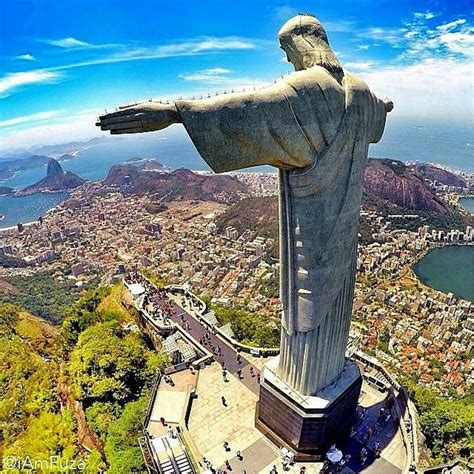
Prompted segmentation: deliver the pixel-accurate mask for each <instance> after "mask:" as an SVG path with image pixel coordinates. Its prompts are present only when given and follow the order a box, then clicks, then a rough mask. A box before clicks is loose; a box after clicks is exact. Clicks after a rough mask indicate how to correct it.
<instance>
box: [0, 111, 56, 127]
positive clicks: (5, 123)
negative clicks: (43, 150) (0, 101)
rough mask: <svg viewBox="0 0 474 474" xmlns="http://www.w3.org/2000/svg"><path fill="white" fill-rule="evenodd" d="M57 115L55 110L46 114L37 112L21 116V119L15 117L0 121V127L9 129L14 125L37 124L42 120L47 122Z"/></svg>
mask: <svg viewBox="0 0 474 474" xmlns="http://www.w3.org/2000/svg"><path fill="white" fill-rule="evenodd" d="M57 114H58V111H57V110H48V111H46V112H38V113H35V114H30V115H22V116H21V117H15V118H12V119H8V120H2V121H0V127H2V128H3V127H11V126H14V125H21V124H26V123H31V122H38V121H42V120H48V119H51V118H53V117H55V116H56V115H57Z"/></svg>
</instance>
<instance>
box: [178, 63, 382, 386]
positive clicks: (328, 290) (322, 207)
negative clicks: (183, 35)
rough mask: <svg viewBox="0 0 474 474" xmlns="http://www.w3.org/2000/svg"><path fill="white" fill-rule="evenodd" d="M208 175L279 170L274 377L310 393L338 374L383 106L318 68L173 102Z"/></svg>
mask: <svg viewBox="0 0 474 474" xmlns="http://www.w3.org/2000/svg"><path fill="white" fill-rule="evenodd" d="M177 108H178V111H179V114H180V117H181V120H182V122H183V124H184V126H185V128H186V130H187V132H188V133H189V135H190V137H191V139H192V141H193V142H194V144H195V146H196V148H197V150H198V151H199V153H200V154H201V156H202V157H203V158H204V160H205V161H206V162H207V163H208V164H209V166H210V167H211V168H212V169H213V170H214V171H215V172H223V171H231V170H237V169H241V168H246V167H250V166H257V165H273V166H276V167H277V168H279V169H280V172H279V184H280V186H279V188H280V265H281V272H280V296H281V302H282V306H283V316H282V326H283V328H282V340H281V348H280V349H281V350H280V361H279V366H278V367H279V368H278V375H279V377H280V378H281V379H282V380H284V381H285V382H286V383H288V384H289V385H290V386H291V387H292V388H293V389H295V390H297V391H299V392H300V393H301V394H304V395H314V394H316V392H317V391H318V390H320V389H322V388H323V387H325V386H327V385H328V384H330V383H331V382H332V381H334V380H335V379H336V378H337V376H338V375H339V374H340V373H341V372H342V370H343V367H344V362H345V349H346V345H347V339H348V334H349V326H350V318H351V311H352V300H353V295H354V284H355V266H356V258H357V257H356V249H357V231H358V220H359V211H360V203H361V197H362V183H363V174H364V168H365V164H366V161H367V152H368V147H369V144H370V143H375V142H377V141H378V140H380V138H381V136H382V133H383V130H384V127H385V118H386V111H385V105H384V103H383V102H382V101H381V100H380V99H378V98H377V97H375V95H373V94H372V93H371V92H370V90H369V89H368V87H367V86H366V85H365V84H364V83H363V82H362V81H361V80H359V79H357V78H356V77H354V76H352V75H350V74H347V73H346V74H345V75H344V79H343V80H342V83H341V84H340V83H339V82H338V81H337V80H336V79H335V78H334V77H333V76H332V75H331V74H330V73H329V72H328V71H327V70H326V69H323V68H321V67H319V66H316V67H313V68H310V69H307V70H305V71H299V72H295V73H292V74H291V75H289V76H287V77H285V78H284V79H282V80H281V81H279V82H278V83H276V84H274V85H272V86H269V87H267V88H265V89H262V90H260V91H258V92H254V93H249V94H243V93H242V94H228V95H223V96H219V97H216V98H213V99H211V100H209V99H208V100H202V101H199V100H197V101H179V102H177Z"/></svg>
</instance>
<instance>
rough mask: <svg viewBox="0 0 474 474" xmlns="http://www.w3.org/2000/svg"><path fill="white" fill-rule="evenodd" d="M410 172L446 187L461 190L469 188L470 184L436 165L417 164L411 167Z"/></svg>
mask: <svg viewBox="0 0 474 474" xmlns="http://www.w3.org/2000/svg"><path fill="white" fill-rule="evenodd" d="M410 170H411V171H413V172H414V173H415V174H417V175H419V176H421V177H422V178H423V179H426V180H428V181H437V182H438V183H441V184H444V185H446V186H456V187H460V188H467V187H468V184H467V183H466V181H465V180H464V179H462V178H460V177H459V176H456V175H455V174H453V173H451V172H450V171H447V170H445V169H443V168H440V167H438V166H436V165H432V164H428V163H417V164H415V165H410Z"/></svg>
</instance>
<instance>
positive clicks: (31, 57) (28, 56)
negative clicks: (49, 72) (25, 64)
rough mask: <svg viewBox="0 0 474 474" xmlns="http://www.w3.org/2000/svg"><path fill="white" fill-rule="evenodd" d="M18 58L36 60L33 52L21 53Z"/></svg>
mask: <svg viewBox="0 0 474 474" xmlns="http://www.w3.org/2000/svg"><path fill="white" fill-rule="evenodd" d="M16 59H21V60H23V61H34V60H35V57H34V56H33V55H32V54H29V53H27V54H20V55H18V56H17V57H16Z"/></svg>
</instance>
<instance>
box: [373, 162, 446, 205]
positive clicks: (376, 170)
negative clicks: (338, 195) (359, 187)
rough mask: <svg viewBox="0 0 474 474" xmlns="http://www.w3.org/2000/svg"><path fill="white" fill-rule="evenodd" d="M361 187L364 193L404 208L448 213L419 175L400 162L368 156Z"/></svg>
mask: <svg viewBox="0 0 474 474" xmlns="http://www.w3.org/2000/svg"><path fill="white" fill-rule="evenodd" d="M364 187H365V190H366V191H367V192H368V193H370V194H372V195H374V196H376V197H379V198H382V199H385V200H386V201H388V202H390V203H392V204H395V205H397V206H400V207H403V208H405V209H410V210H412V211H426V212H434V213H447V212H449V209H448V207H447V205H446V204H445V203H444V202H443V201H441V199H439V198H438V197H437V196H436V194H435V193H434V192H433V191H432V190H431V189H430V187H429V185H428V184H427V183H426V181H425V180H424V179H423V177H422V176H420V175H418V174H417V172H416V171H414V170H412V169H410V168H409V167H408V166H406V165H405V164H403V163H402V162H401V161H396V160H387V159H370V160H369V163H368V165H367V168H366V171H365V177H364Z"/></svg>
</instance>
